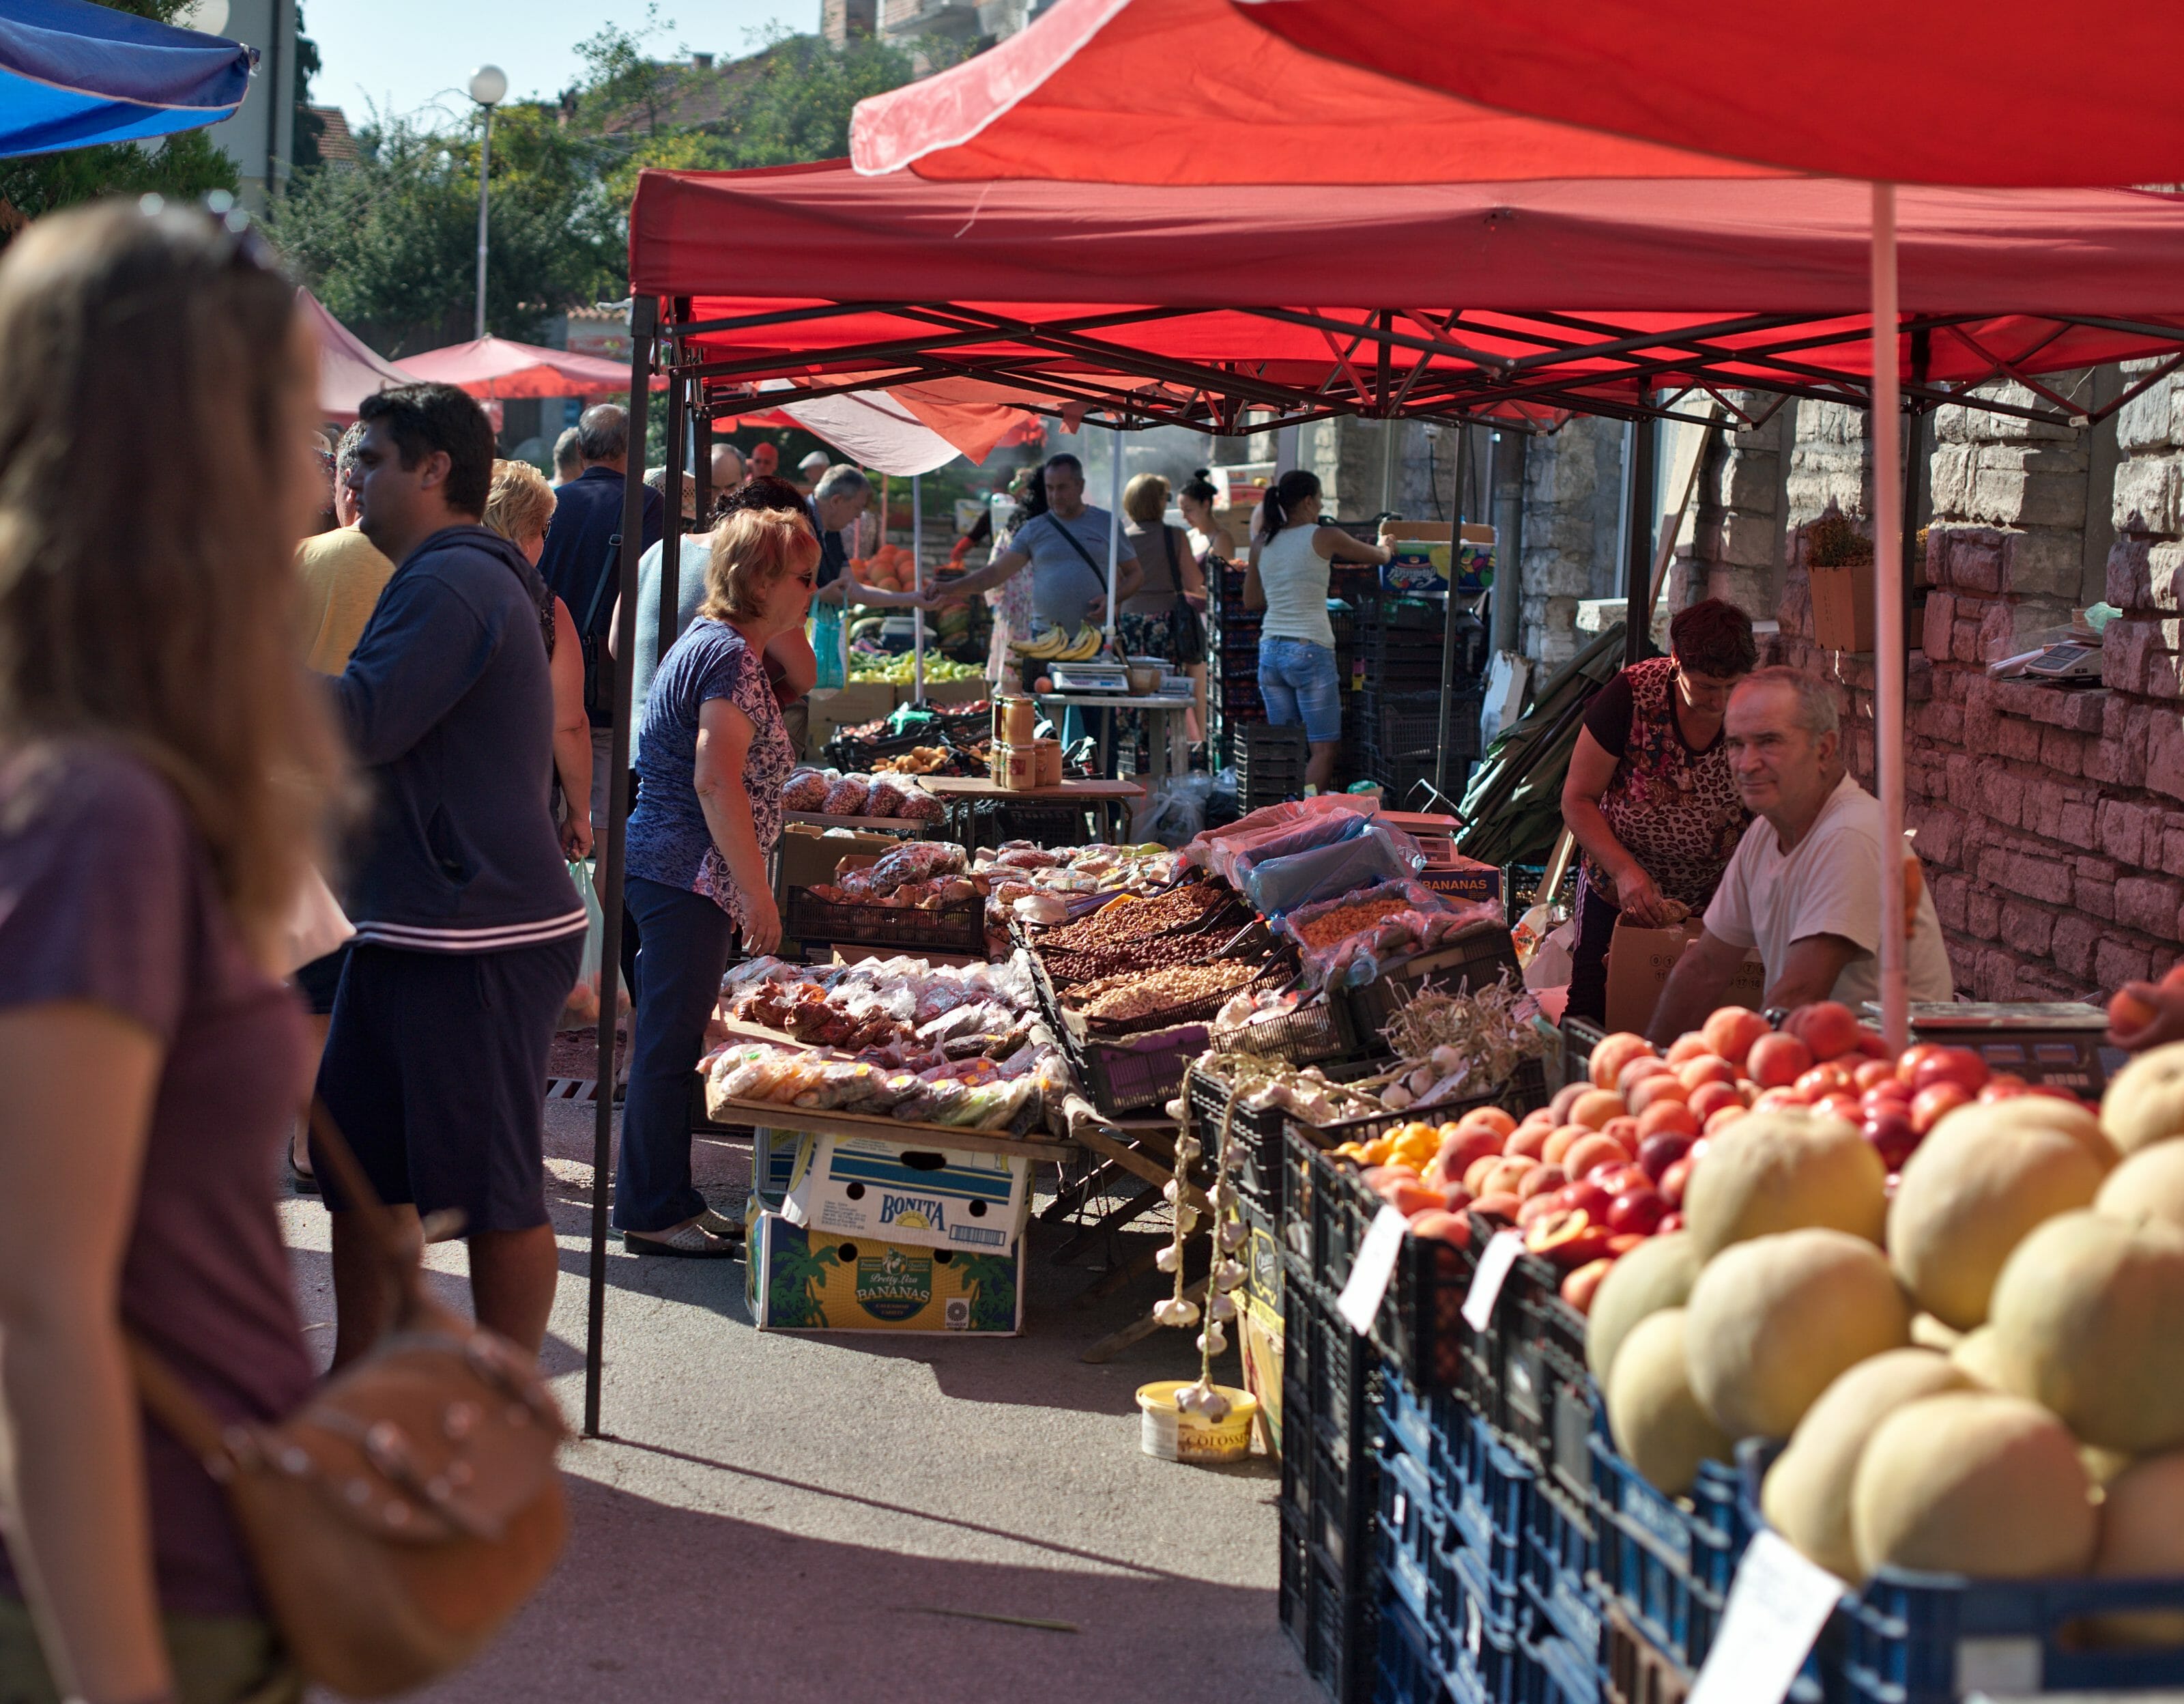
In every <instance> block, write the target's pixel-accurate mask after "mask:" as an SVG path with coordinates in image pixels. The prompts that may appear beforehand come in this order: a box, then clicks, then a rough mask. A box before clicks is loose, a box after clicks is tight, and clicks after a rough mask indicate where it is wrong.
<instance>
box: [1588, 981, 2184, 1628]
mask: <svg viewBox="0 0 2184 1704" xmlns="http://www.w3.org/2000/svg"><path fill="white" fill-rule="evenodd" d="M1836 1010H1837V1011H1840V1010H1841V1008H1836ZM1815 1014H1819V1008H1806V1011H1805V1012H1803V1013H1801V1014H1792V1018H1791V1022H1790V1024H1789V1025H1786V1028H1785V1031H1783V1032H1781V1033H1780V1035H1779V1036H1778V1035H1776V1034H1775V1033H1774V1032H1769V1033H1767V1034H1766V1035H1759V1034H1757V1033H1749V1032H1748V1031H1747V1032H1745V1033H1742V1034H1741V1035H1739V1036H1730V1035H1728V1034H1727V1033H1726V1032H1727V1031H1728V1030H1729V1028H1730V1024H1731V1020H1729V1019H1727V1018H1726V1017H1725V1016H1724V1014H1719V1013H1718V1014H1715V1018H1714V1019H1713V1020H1708V1034H1709V1035H1712V1036H1713V1038H1714V1039H1718V1040H1723V1041H1728V1042H1735V1041H1737V1040H1740V1039H1741V1040H1743V1041H1744V1042H1745V1047H1744V1050H1743V1052H1742V1054H1741V1058H1739V1057H1732V1054H1731V1052H1730V1049H1728V1048H1721V1049H1717V1050H1715V1051H1716V1053H1717V1055H1718V1056H1719V1057H1720V1058H1722V1059H1724V1060H1725V1061H1726V1062H1727V1063H1729V1064H1731V1065H1732V1066H1734V1067H1736V1071H1735V1075H1734V1076H1733V1077H1732V1078H1731V1080H1730V1084H1729V1087H1730V1088H1731V1089H1732V1090H1733V1091H1735V1092H1737V1093H1738V1096H1739V1098H1740V1100H1741V1098H1742V1090H1743V1087H1744V1086H1745V1085H1748V1084H1758V1085H1760V1086H1761V1087H1760V1092H1758V1093H1757V1094H1755V1095H1753V1096H1752V1099H1751V1103H1750V1104H1749V1105H1742V1104H1740V1105H1737V1106H1736V1107H1735V1108H1734V1109H1730V1108H1728V1106H1727V1104H1726V1103H1723V1104H1722V1105H1719V1106H1717V1107H1715V1108H1713V1109H1712V1110H1710V1111H1709V1112H1708V1116H1707V1118H1706V1120H1705V1122H1704V1125H1703V1126H1702V1139H1701V1140H1700V1141H1699V1142H1698V1143H1696V1144H1695V1145H1694V1146H1693V1147H1692V1148H1691V1150H1690V1151H1689V1152H1688V1153H1687V1154H1686V1155H1685V1160H1686V1161H1687V1162H1688V1164H1689V1167H1690V1170H1689V1171H1688V1174H1687V1176H1686V1177H1685V1179H1684V1180H1683V1187H1682V1190H1681V1193H1680V1221H1681V1222H1680V1226H1679V1227H1678V1228H1676V1229H1675V1230H1674V1232H1673V1233H1672V1234H1670V1235H1667V1236H1663V1237H1658V1238H1656V1239H1654V1241H1653V1242H1652V1243H1650V1244H1648V1245H1647V1246H1646V1248H1645V1249H1643V1250H1637V1249H1633V1250H1631V1251H1630V1252H1629V1253H1627V1254H1624V1256H1623V1258H1621V1259H1620V1260H1618V1261H1616V1262H1615V1263H1614V1264H1613V1265H1612V1266H1611V1267H1610V1268H1609V1269H1608V1270H1607V1272H1606V1273H1605V1275H1604V1277H1602V1280H1601V1282H1599V1284H1598V1287H1597V1290H1596V1293H1595V1294H1594V1295H1593V1296H1592V1297H1591V1314H1590V1319H1589V1321H1588V1338H1587V1344H1586V1354H1587V1358H1588V1360H1590V1362H1591V1368H1592V1372H1593V1374H1594V1377H1596V1379H1597V1380H1598V1381H1599V1383H1600V1385H1601V1388H1602V1391H1603V1393H1604V1395H1605V1398H1606V1401H1607V1413H1608V1422H1609V1426H1610V1428H1611V1430H1612V1432H1613V1435H1614V1439H1615V1442H1616V1445H1617V1448H1618V1449H1619V1450H1621V1451H1622V1452H1623V1453H1624V1455H1625V1456H1626V1457H1627V1458H1628V1459H1629V1460H1630V1461H1631V1462H1632V1463H1633V1465H1635V1467H1637V1468H1638V1469H1639V1471H1640V1472H1642V1473H1644V1474H1645V1475H1646V1478H1647V1479H1648V1480H1649V1481H1651V1482H1652V1483H1653V1484H1654V1485H1655V1486H1656V1487H1657V1488H1658V1489H1661V1490H1662V1491H1663V1492H1666V1493H1668V1494H1672V1495H1681V1494H1685V1492H1687V1491H1688V1490H1689V1489H1690V1487H1691V1483H1692V1480H1693V1478H1694V1476H1695V1475H1696V1474H1697V1470H1698V1467H1699V1464H1700V1463H1701V1462H1702V1461H1707V1460H1709V1459H1712V1460H1724V1461H1725V1460H1728V1459H1729V1458H1730V1450H1731V1448H1732V1446H1733V1445H1734V1444H1735V1443H1736V1440H1738V1439H1742V1438H1747V1437H1762V1438H1772V1439H1786V1440H1788V1441H1787V1445H1786V1448H1785V1449H1784V1450H1783V1451H1782V1453H1781V1454H1780V1456H1779V1457H1778V1458H1777V1459H1776V1461H1775V1464H1774V1466H1773V1467H1772V1468H1771V1469H1770V1470H1769V1473H1768V1475H1767V1478H1766V1481H1765V1484H1764V1488H1763V1502H1764V1506H1765V1511H1766V1513H1767V1516H1768V1518H1769V1521H1770V1522H1773V1524H1774V1525H1775V1527H1776V1528H1779V1529H1780V1531H1781V1532H1782V1533H1783V1534H1784V1535H1785V1536H1786V1537H1787V1538H1788V1539H1790V1540H1791V1542H1792V1543H1793V1544H1795V1545H1797V1547H1798V1548H1799V1549H1800V1550H1802V1551H1803V1552H1804V1554H1805V1555H1807V1556H1809V1557H1810V1558H1812V1560H1814V1562H1818V1563H1819V1564H1820V1565H1821V1566H1822V1567H1825V1568H1828V1569H1829V1570H1830V1571H1831V1572H1833V1573H1836V1574H1838V1575H1840V1576H1841V1577H1842V1578H1845V1579H1846V1580H1849V1581H1853V1582H1857V1581H1861V1580H1863V1579H1864V1578H1867V1577H1868V1576H1869V1575H1870V1574H1871V1573H1873V1572H1874V1571H1875V1569H1878V1568H1880V1567H1899V1568H1910V1569H1919V1570H1925V1571H1931V1572H1939V1573H1956V1574H1963V1575H1968V1576H1971V1577H1975V1578H2012V1579H2019V1578H2042V1577H2053V1576H2059V1575H2074V1574H2088V1573H2091V1574H2098V1575H2107V1576H2113V1577H2126V1576H2144V1575H2155V1576H2163V1577H2184V1043H2180V1044H2178V1045H2176V1046H2173V1047H2169V1048H2162V1049H2159V1051H2156V1052H2153V1053H2148V1054H2146V1055H2145V1056H2143V1057H2142V1058H2141V1059H2137V1060H2135V1061H2134V1062H2133V1063H2132V1064H2131V1065H2130V1066H2128V1067H2127V1068H2126V1070H2123V1071H2122V1072H2121V1073H2120V1074H2119V1075H2118V1076H2117V1077H2116V1079H2115V1081H2114V1083H2113V1084H2112V1085H2111V1086H2110V1087H2109V1092H2108V1095H2107V1097H2106V1098H2105V1099H2104V1101H2103V1103H2102V1105H2101V1107H2100V1109H2099V1110H2098V1113H2096V1112H2095V1111H2094V1109H2092V1108H2089V1107H2087V1106H2085V1105H2083V1104H2082V1103H2078V1102H2076V1101H2075V1100H2073V1099H2071V1098H2068V1097H2058V1096H2053V1095H2049V1094H2045V1093H2037V1092H2023V1091H2022V1090H2021V1089H2017V1090H2013V1089H2011V1087H2009V1086H2008V1085H2004V1086H2003V1092H2000V1093H1988V1092H1985V1091H1986V1090H1988V1089H1989V1088H1990V1087H1992V1085H1990V1084H1989V1083H1987V1082H1985V1081H1975V1080H1973V1074H1972V1073H1971V1071H1970V1070H1969V1069H1968V1067H1967V1066H1966V1064H1964V1061H1963V1060H1961V1059H1953V1058H1949V1057H1947V1056H1946V1055H1947V1053H1948V1052H1949V1051H1950V1050H1935V1049H1925V1050H1922V1049H1919V1048H1914V1049H1912V1050H1911V1051H1910V1052H1909V1053H1906V1054H1905V1055H1904V1056H1903V1059H1900V1060H1895V1061H1888V1060H1885V1059H1880V1058H1878V1057H1875V1058H1872V1059H1867V1058H1865V1057H1864V1055H1865V1054H1867V1053H1870V1052H1871V1051H1872V1050H1871V1048H1870V1047H1869V1044H1867V1043H1866V1042H1865V1037H1864V1035H1863V1034H1861V1033H1859V1032H1858V1030H1857V1026H1856V1025H1854V1024H1853V1025H1850V1034H1849V1041H1848V1043H1847V1045H1846V1046H1844V1047H1842V1048H1841V1049H1840V1050H1839V1052H1838V1054H1837V1059H1838V1061H1839V1062H1840V1063H1841V1065H1842V1066H1844V1067H1846V1068H1847V1070H1846V1071H1845V1075H1847V1078H1848V1084H1847V1087H1844V1086H1836V1085H1834V1084H1833V1083H1832V1081H1830V1082H1829V1083H1825V1084H1824V1083H1822V1082H1820V1081H1818V1080H1816V1079H1814V1078H1813V1076H1812V1075H1811V1074H1812V1073H1814V1071H1816V1070H1819V1068H1821V1067H1822V1066H1824V1065H1826V1064H1830V1061H1829V1060H1828V1059H1825V1058H1824V1057H1821V1056H1820V1055H1821V1053H1822V1049H1821V1048H1816V1047H1814V1046H1813V1045H1812V1042H1811V1041H1810V1039H1808V1038H1809V1037H1811V1036H1814V1035H1815V1034H1825V1035H1826V1036H1828V1038H1829V1039H1830V1040H1831V1041H1836V1040H1841V1039H1842V1036H1843V1031H1842V1025H1841V1023H1840V1021H1839V1020H1837V1019H1836V1016H1835V1014H1833V1013H1827V1014H1819V1015H1815ZM1843 1016H1844V1017H1845V1018H1847V1016H1848V1014H1847V1013H1845V1014H1843ZM1742 1018H1743V1019H1745V1020H1750V1019H1751V1018H1752V1014H1742ZM1717 1020H1719V1025H1720V1027H1719V1031H1717V1028H1716V1025H1717ZM1800 1020H1802V1022H1801V1021H1800ZM1763 1027H1764V1026H1763V1025H1762V1028H1763ZM1707 1038H1708V1036H1703V1035H1702V1036H1701V1037H1699V1038H1697V1039H1698V1040H1700V1041H1704V1040H1706V1039H1707ZM1685 1040H1686V1042H1690V1041H1692V1040H1693V1038H1691V1037H1686V1038H1685ZM1781 1042H1795V1043H1797V1045H1798V1046H1799V1047H1800V1048H1802V1049H1803V1051H1804V1052H1805V1053H1808V1054H1809V1055H1812V1056H1813V1057H1812V1058H1810V1059H1808V1061H1806V1062H1804V1063H1802V1064H1799V1061H1798V1060H1797V1055H1796V1054H1795V1053H1791V1052H1789V1051H1788V1050H1786V1049H1784V1048H1782V1047H1781V1046H1780V1043H1781ZM1640 1046H1641V1047H1642V1046H1643V1044H1642V1043H1641V1044H1640ZM1678 1048H1684V1043H1682V1042H1680V1043H1678ZM1692 1051H1694V1050H1693V1049H1686V1050H1685V1052H1686V1057H1687V1058H1688V1057H1689V1056H1690V1054H1691V1052H1692ZM1619 1052H1622V1053H1624V1055H1625V1057H1624V1059H1622V1060H1621V1061H1620V1062H1619V1063H1618V1064H1616V1066H1615V1070H1616V1072H1617V1075H1618V1078H1619V1081H1622V1082H1623V1083H1624V1084H1625V1085H1626V1092H1628V1087H1635V1086H1636V1084H1637V1083H1639V1082H1642V1081H1646V1080H1648V1079H1649V1078H1650V1077H1651V1076H1652V1075H1658V1073H1657V1072H1652V1071H1648V1070H1646V1068H1645V1067H1644V1066H1643V1065H1642V1064H1640V1063H1638V1062H1639V1061H1641V1060H1642V1059H1644V1058H1645V1057H1646V1055H1645V1054H1641V1053H1635V1051H1633V1050H1632V1049H1630V1048H1629V1047H1628V1045H1627V1044H1626V1045H1625V1046H1624V1048H1620V1049H1619ZM1676 1053H1677V1048H1672V1049H1670V1051H1669V1059H1667V1060H1663V1062H1662V1064H1663V1066H1664V1067H1669V1068H1670V1069H1673V1068H1674V1067H1673V1066H1670V1065H1669V1061H1671V1060H1674V1059H1675V1056H1676ZM1598 1058H1599V1055H1598V1053H1596V1055H1595V1059H1596V1062H1597V1060H1598ZM1972 1063H1974V1064H1976V1063H1977V1062H1976V1061H1972ZM1792 1065H1798V1069H1797V1070H1796V1071H1794V1072H1792V1071H1791V1066H1792ZM1883 1070H1886V1071H1888V1072H1890V1073H1892V1082H1893V1086H1894V1087H1895V1088H1897V1089H1901V1090H1904V1091H1908V1094H1905V1095H1903V1096H1902V1097H1900V1098H1902V1099H1903V1101H1904V1103H1905V1104H1904V1110H1903V1118H1904V1120H1905V1122H1906V1123H1907V1124H1908V1125H1909V1126H1912V1128H1911V1129H1910V1130H1909V1131H1908V1140H1905V1139H1903V1135H1904V1133H1903V1132H1898V1131H1895V1130H1894V1128H1893V1127H1892V1126H1891V1128H1890V1129H1889V1130H1888V1131H1886V1132H1884V1134H1883V1137H1882V1138H1881V1139H1876V1135H1875V1131H1874V1129H1873V1128H1872V1125H1873V1121H1874V1114H1873V1113H1872V1112H1871V1111H1870V1110H1869V1104H1870V1103H1869V1102H1868V1101H1867V1097H1869V1096H1872V1095H1873V1094H1874V1091H1875V1090H1876V1089H1880V1088H1882V1087H1883V1086H1884V1085H1883V1078H1882V1072H1883ZM1634 1073H1635V1075H1633V1074H1634ZM1786 1074H1787V1081H1782V1079H1783V1078H1784V1076H1785V1075H1786ZM1981 1075H1983V1073H1982V1074H1981ZM1769 1078H1772V1079H1775V1081H1773V1082H1771V1083H1770V1082H1768V1081H1766V1080H1767V1079H1769ZM1679 1081H1680V1079H1679ZM1936 1087H1947V1089H1948V1090H1949V1091H1950V1092H1947V1093H1946V1094H1936V1095H1932V1098H1931V1099H1929V1098H1927V1097H1928V1096H1929V1095H1930V1094H1931V1092H1932V1091H1933V1090H1934V1089H1936ZM1776 1088H1788V1089H1790V1090H1791V1091H1792V1097H1791V1098H1777V1099H1771V1100H1770V1099H1769V1096H1770V1095H1771V1094H1772V1093H1773V1092H1774V1091H1775V1089H1776ZM1875 1098H1876V1099H1879V1100H1882V1101H1891V1102H1892V1101H1894V1100H1897V1098H1899V1097H1898V1096H1897V1095H1896V1094H1894V1093H1892V1092H1884V1093H1882V1094H1880V1095H1879V1096H1877V1097H1875ZM1690 1100H1691V1092H1690V1090H1689V1089H1688V1087H1687V1088H1686V1091H1685V1104H1689V1103H1690ZM1922 1100H1924V1101H1925V1105H1924V1106H1923V1107H1921V1106H1920V1102H1921V1101H1922ZM1880 1112H1881V1114H1882V1115H1887V1116H1893V1115H1895V1109H1894V1108H1893V1107H1892V1106H1888V1107H1882V1108H1881V1109H1880ZM1922 1114H1924V1116H1922ZM2179 1623H2184V1617H2180V1616H2177V1615H2175V1614H2170V1615H2166V1616H2162V1615H2153V1614H2142V1615H2138V1616H2115V1617H2108V1618H2106V1620H2105V1621H2104V1622H2103V1624H2102V1625H2101V1627H2100V1628H2099V1629H2098V1634H2099V1635H2100V1636H2101V1637H2103V1639H2107V1640H2160V1641H2162V1642H2172V1641H2176V1640H2179V1639H2180V1637H2184V1628H2180V1625H2179Z"/></svg>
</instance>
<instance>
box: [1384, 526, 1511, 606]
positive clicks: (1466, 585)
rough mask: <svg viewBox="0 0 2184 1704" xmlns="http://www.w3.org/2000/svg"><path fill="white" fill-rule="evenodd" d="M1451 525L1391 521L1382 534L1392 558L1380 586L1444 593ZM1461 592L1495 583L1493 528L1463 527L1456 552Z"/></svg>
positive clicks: (1446, 587)
mask: <svg viewBox="0 0 2184 1704" xmlns="http://www.w3.org/2000/svg"><path fill="white" fill-rule="evenodd" d="M1449 527H1450V523H1449V522H1446V521H1390V522H1389V523H1388V525H1387V527H1386V528H1385V535H1386V537H1387V539H1388V542H1389V545H1390V547H1391V548H1392V549H1393V550H1394V553H1395V554H1394V556H1392V557H1391V558H1390V561H1389V562H1388V563H1387V565H1386V566H1385V567H1383V568H1382V569H1381V571H1380V584H1382V585H1384V586H1387V587H1389V588H1390V589H1394V590H1398V591H1446V589H1448V583H1449V561H1450V546H1451V539H1450V535H1449ZM1455 560H1456V568H1457V580H1456V587H1457V590H1458V591H1460V592H1475V591H1480V590H1483V589H1485V588H1486V587H1488V586H1490V585H1492V584H1494V529H1493V528H1491V527H1489V526H1486V525H1485V524H1483V523H1481V522H1476V521H1474V522H1466V523H1465V525H1464V528H1463V542H1462V545H1461V546H1460V547H1459V548H1457V550H1456V551H1455Z"/></svg>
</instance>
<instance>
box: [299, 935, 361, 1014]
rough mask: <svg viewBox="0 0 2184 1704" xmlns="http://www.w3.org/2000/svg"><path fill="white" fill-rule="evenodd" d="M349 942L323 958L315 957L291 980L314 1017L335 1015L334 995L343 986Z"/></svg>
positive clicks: (345, 942) (344, 942) (343, 943)
mask: <svg viewBox="0 0 2184 1704" xmlns="http://www.w3.org/2000/svg"><path fill="white" fill-rule="evenodd" d="M348 949H349V943H348V941H343V942H342V944H341V945H340V946H338V947H335V948H334V950H333V951H332V952H331V953H327V954H326V957H325V958H314V959H313V960H312V961H311V962H310V963H309V964H306V965H304V967H303V968H302V969H299V970H298V971H297V972H296V974H295V975H293V976H292V977H291V978H290V979H289V980H291V981H292V982H293V983H295V985H296V992H298V993H299V994H301V995H302V996H303V997H304V1007H305V1009H306V1010H308V1011H309V1013H310V1014H311V1015H312V1016H313V1017H314V1018H330V1017H331V1016H332V1015H333V1010H334V995H335V994H336V993H337V992H338V991H339V990H340V988H341V977H342V966H343V965H344V964H348Z"/></svg>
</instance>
